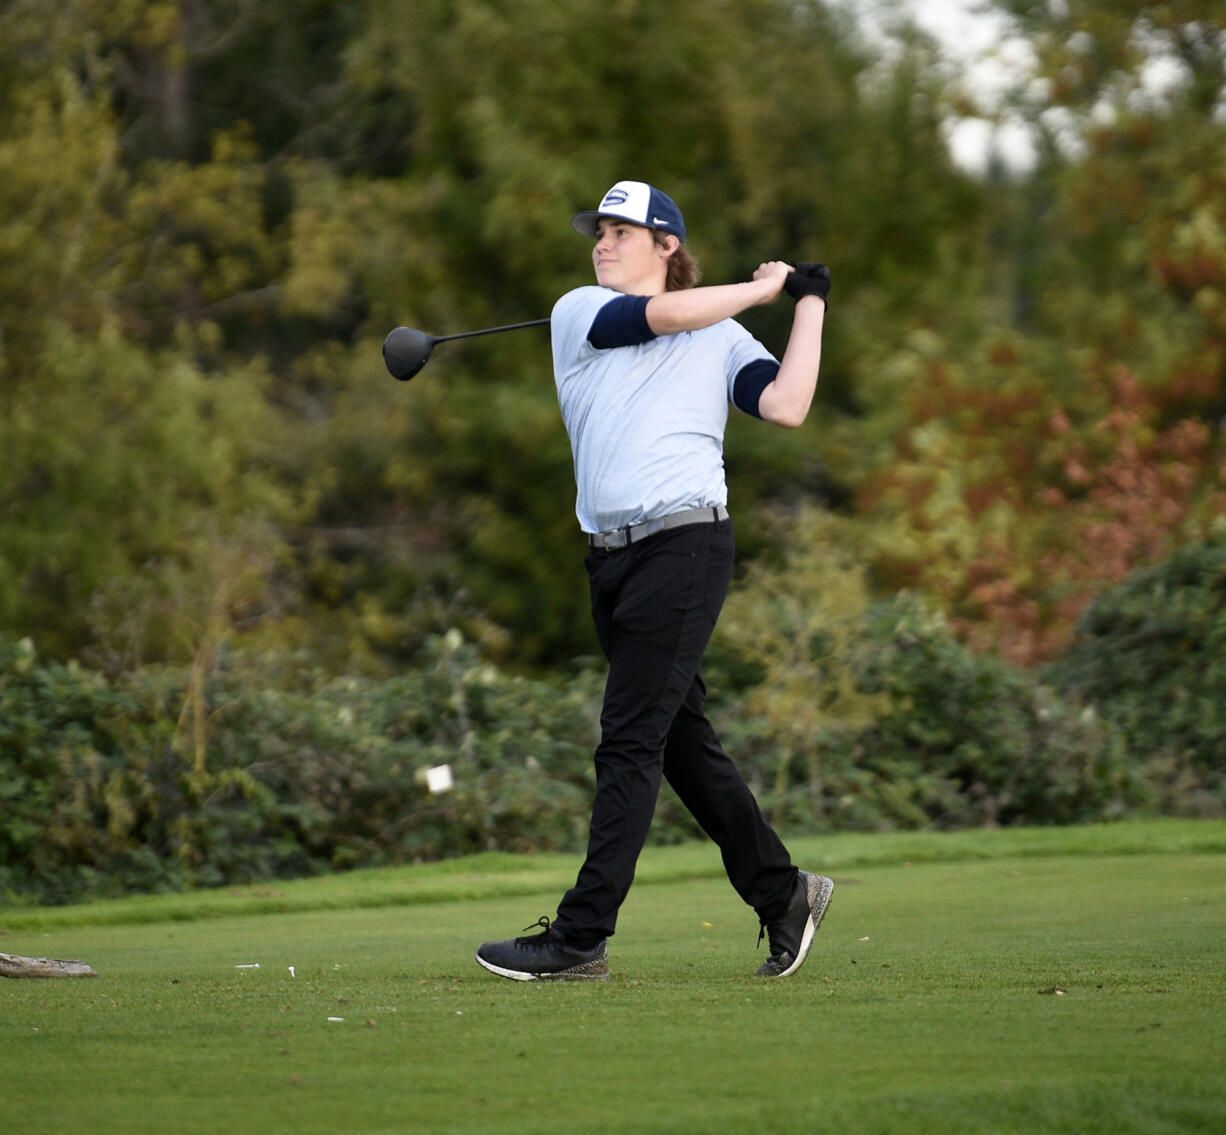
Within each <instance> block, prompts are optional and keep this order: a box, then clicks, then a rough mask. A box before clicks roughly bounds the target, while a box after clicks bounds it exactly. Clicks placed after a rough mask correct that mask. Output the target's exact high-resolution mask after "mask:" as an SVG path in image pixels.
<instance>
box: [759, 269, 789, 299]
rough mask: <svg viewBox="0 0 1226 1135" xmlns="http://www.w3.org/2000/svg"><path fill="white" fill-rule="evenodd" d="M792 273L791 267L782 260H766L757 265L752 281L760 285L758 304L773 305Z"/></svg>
mask: <svg viewBox="0 0 1226 1135" xmlns="http://www.w3.org/2000/svg"><path fill="white" fill-rule="evenodd" d="M792 271H793V269H792V266H791V265H790V264H788V263H787V262H786V261H783V260H768V261H766V262H765V263H764V264H759V265H758V270H757V271H756V272H754V274H753V278H754V281H755V282H756V283H759V284H761V285H762V298H761V299H760V300H758V303H760V304H764V303H774V302H775V300H777V299H778V298H779V295H780V293H781V292H782V291H783V285H784V284H785V283H786V281H787V278H788V276H790V275H791V274H792Z"/></svg>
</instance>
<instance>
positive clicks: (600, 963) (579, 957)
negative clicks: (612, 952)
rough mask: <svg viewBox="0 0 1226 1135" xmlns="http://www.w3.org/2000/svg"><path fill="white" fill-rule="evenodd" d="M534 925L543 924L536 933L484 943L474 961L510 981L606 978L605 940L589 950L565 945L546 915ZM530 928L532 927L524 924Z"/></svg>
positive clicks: (607, 952)
mask: <svg viewBox="0 0 1226 1135" xmlns="http://www.w3.org/2000/svg"><path fill="white" fill-rule="evenodd" d="M533 926H543V927H544V929H543V930H542V931H541V932H540V933H539V934H529V935H528V936H527V937H525V938H508V939H506V940H505V941H502V942H486V943H485V945H483V946H482V947H481V948H480V949H479V950H478V951H477V961H478V962H480V963H481V965H483V966H484V967H485V968H486V969H487V970H489V971H490V973H496V974H497V975H498V976H499V977H509V978H510V979H511V980H512V981H575V980H581V979H593V978H594V979H596V980H605V979H607V978H608V976H609V950H608V942H607V941H604V940H602V941H600V942H597V943H596V945H595V946H593V947H592V948H591V949H589V950H579V949H576V948H575V947H574V946H568V945H567V944H566V942H565V941H564V940H563V939H562V938H561V936H560V935H559V934H558V932H557V931H556V930H554V928H553V926H552V925H550V922H549V919H548V918H542V919H541V920H540V921H539V922H535V923H533ZM526 929H528V930H531V929H532V927H531V926H529V927H526Z"/></svg>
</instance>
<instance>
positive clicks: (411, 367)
mask: <svg viewBox="0 0 1226 1135" xmlns="http://www.w3.org/2000/svg"><path fill="white" fill-rule="evenodd" d="M548 322H549V320H548V319H530V320H529V321H528V322H527V323H508V324H506V325H504V326H502V327H486V328H483V329H482V330H480V331H461V332H460V333H459V334H458V335H431V334H429V333H428V332H426V331H419V330H418V329H417V328H416V327H397V328H396V329H395V330H394V331H392V332H391V333H389V335H388V337H387V338H386V339H384V340H383V361H384V363H385V364H386V365H387V369H388V370H389V371H390V372H391V375H392V377H393V378H398V379H399V380H400V381H401V382H408V381H409V379H410V378H412V377H413V376H414V375H415V374H416V373H417V372H418V371H419V370H421V368H422V367H424V366H425V365H426V363H428V362H429V361H430V353H431V352H432V351H433V350H434V347H435V344H437V343H446V342H449V341H450V340H452V339H471V338H473V337H474V336H476V335H493V334H496V333H497V332H499V331H518V330H519V329H520V328H521V327H542V326H544V325H545V324H546V323H548Z"/></svg>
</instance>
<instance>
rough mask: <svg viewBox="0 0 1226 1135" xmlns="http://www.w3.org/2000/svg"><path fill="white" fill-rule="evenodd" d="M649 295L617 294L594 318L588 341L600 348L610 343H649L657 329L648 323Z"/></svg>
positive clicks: (614, 345) (626, 345)
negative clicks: (653, 328) (654, 329)
mask: <svg viewBox="0 0 1226 1135" xmlns="http://www.w3.org/2000/svg"><path fill="white" fill-rule="evenodd" d="M650 298H651V297H650V296H618V297H617V298H616V299H612V300H609V302H608V303H607V304H605V305H604V307H602V308H601V309H600V310H599V311H598V312H597V313H596V318H595V319H593V320H592V326H591V329H590V330H589V331H588V333H587V341H588V342H589V343H591V344H592V346H593V347H595V348H596V349H597V350H598V351H607V350H608V349H609V348H610V347H634V346H637V345H638V344H639V343H648V342H650V341H651V340H652V339H654V338H655V337H656V333H655V332H654V331H653V330H652V329H651V327H650V326H649V325H648V323H647V301H648V300H649V299H650Z"/></svg>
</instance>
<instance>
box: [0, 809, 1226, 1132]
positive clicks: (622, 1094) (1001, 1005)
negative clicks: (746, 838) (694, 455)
mask: <svg viewBox="0 0 1226 1135" xmlns="http://www.w3.org/2000/svg"><path fill="white" fill-rule="evenodd" d="M791 846H792V850H793V854H794V856H795V857H796V859H797V860H798V861H799V862H800V863H801V864H802V865H804V866H806V867H809V868H815V869H819V870H824V871H826V872H827V873H829V874H832V875H833V876H834V878H835V880H836V884H837V889H836V891H835V897H834V903H833V905H832V906H831V908H830V913H829V915H828V916H827V919H826V923H825V925H824V927H823V929H822V930H821V932H820V934H819V935H818V938H817V941H816V944H815V946H814V950H813V953H812V954H811V955H810V958H809V961H808V963H807V964H806V965H805V967H804V968H803V969H802V970H801V971H800V973H799V974H797V975H796V976H795V977H793V978H790V979H785V980H782V981H778V982H774V983H771V982H764V981H762V980H761V979H758V978H755V977H754V976H753V972H754V970H755V969H756V967H757V965H758V964H759V963H760V962H761V961H762V958H763V956H764V954H763V953H762V952H755V942H756V938H757V923H756V920H755V919H754V917H753V915H752V913H750V912H748V911H747V910H745V909H744V908H743V907H742V906H741V905H740V903H739V901H738V900H737V899H736V897H735V895H734V894H733V893H732V891H731V889H730V888H729V887H728V885H727V883H726V882H725V881H724V880H723V878H722V876H720V874H719V871H720V868H719V858H718V855H717V853H716V852H715V851H714V849H713V848H712V847H710V846H709V845H707V846H687V847H681V848H666V849H651V850H649V851H648V852H647V853H646V854H645V856H644V859H643V864H642V870H641V872H640V879H639V883H638V885H636V887H635V889H634V891H633V892H632V893H631V897H630V900H629V902H628V903H627V905H626V908H625V910H624V912H623V915H622V921H621V924H620V927H619V933H618V935H617V937H616V938H614V939H613V940H612V942H611V943H610V951H609V952H610V964H611V966H612V970H613V978H612V980H610V981H608V982H593V983H574V984H520V983H516V982H509V981H504V980H500V979H498V978H495V977H493V976H491V975H489V974H486V973H485V972H484V971H483V970H481V969H480V968H479V967H478V966H477V965H476V963H475V962H474V961H473V951H474V949H475V947H476V946H477V945H478V944H479V943H480V942H481V941H482V940H484V939H486V938H491V937H503V936H509V935H512V934H515V933H517V932H519V931H520V929H521V928H522V927H525V926H527V925H528V924H529V923H531V922H533V921H534V920H535V919H536V918H537V917H538V916H539V915H542V914H550V915H552V913H553V909H554V906H555V904H556V902H557V899H558V897H559V895H560V889H559V888H560V887H563V886H565V885H567V884H568V883H569V882H570V881H571V879H572V877H573V874H574V871H575V869H576V867H577V865H578V861H577V859H575V858H570V857H524V858H515V857H510V856H478V857H475V858H473V859H469V860H462V861H456V862H452V863H445V864H438V865H430V866H423V867H415V868H403V869H397V870H391V871H383V872H362V873H356V874H353V875H346V876H336V877H332V878H327V879H318V880H306V881H301V882H295V883H286V884H277V885H272V886H264V887H255V888H251V889H249V890H246V891H224V892H212V893H202V894H194V895H186V896H166V897H157V898H150V899H142V900H124V901H122V902H115V903H102V904H94V905H90V906H84V907H76V908H69V909H58V910H39V909H23V908H7V909H5V910H3V911H0V950H2V951H4V952H7V953H17V954H32V955H39V956H52V957H61V958H81V959H84V960H86V961H88V962H90V963H91V964H92V965H93V966H94V967H95V968H96V969H97V970H98V972H99V975H100V976H99V977H98V978H96V979H89V980H55V981H33V980H31V981H20V980H14V981H2V980H0V1054H2V1056H3V1067H4V1072H5V1088H4V1090H3V1092H2V1093H0V1128H2V1129H3V1130H4V1131H6V1132H13V1133H14V1135H16V1133H18V1132H20V1133H21V1135H77V1133H80V1135H86V1133H89V1135H109V1133H114V1135H145V1133H148V1135H190V1133H194V1132H235V1133H240V1132H241V1133H242V1135H265V1133H268V1135H274V1133H275V1135H317V1133H318V1135H323V1133H329V1135H333V1133H335V1135H367V1133H373V1132H387V1133H392V1132H397V1133H399V1132H431V1133H444V1135H445V1133H453V1132H455V1133H459V1132H481V1133H499V1132H525V1133H534V1135H553V1133H558V1135H561V1133H566V1135H576V1133H581V1135H596V1133H609V1135H613V1133H616V1135H627V1133H633V1135H640V1133H642V1135H657V1133H664V1132H669V1133H676V1135H700V1133H705V1132H712V1133H718V1135H739V1133H742V1132H826V1131H829V1132H840V1133H852V1135H865V1133H876V1132H881V1133H889V1135H895V1133H909V1132H925V1133H927V1132H932V1133H941V1135H958V1133H963V1132H967V1133H970V1132H974V1133H981V1132H985V1133H986V1132H1002V1133H1004V1132H1009V1133H1012V1132H1034V1133H1036V1135H1039V1133H1042V1135H1051V1133H1054V1132H1068V1133H1070V1135H1071V1133H1077V1135H1085V1133H1088V1132H1102V1133H1103V1135H1108V1133H1109V1135H1120V1133H1126V1132H1137V1133H1140V1132H1145V1133H1149V1132H1182V1131H1197V1132H1205V1133H1207V1135H1208V1133H1212V1135H1220V1133H1221V1132H1223V1131H1226V1074H1224V1073H1226V824H1223V823H1218V822H1201V823H1182V822H1179V823H1176V822H1159V823H1145V824H1120V825H1114V826H1108V827H1093V828H1077V829H1053V830H1041V831H1040V830H1029V831H1021V832H1012V831H1010V832H998V833H984V832H975V833H964V834H960V835H939V834H923V835H898V836H836V837H829V838H826V839H799V840H793V841H791ZM764 948H765V947H763V949H764ZM254 963H258V964H259V968H258V969H254V968H247V969H243V968H237V967H239V966H243V965H253V964H254ZM291 966H292V967H294V976H291V973H290V967H291ZM329 1018H343V1020H330V1019H329Z"/></svg>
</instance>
